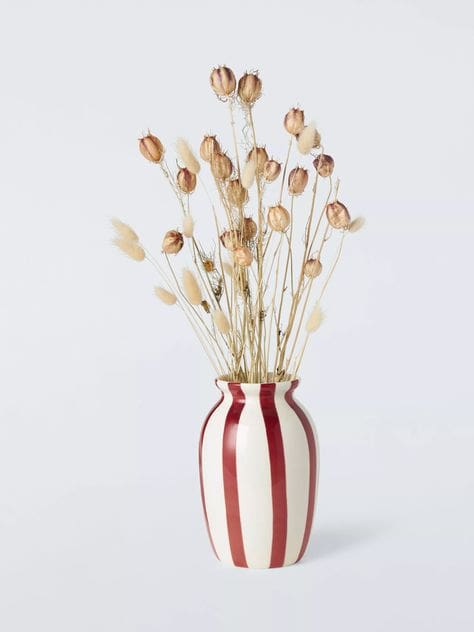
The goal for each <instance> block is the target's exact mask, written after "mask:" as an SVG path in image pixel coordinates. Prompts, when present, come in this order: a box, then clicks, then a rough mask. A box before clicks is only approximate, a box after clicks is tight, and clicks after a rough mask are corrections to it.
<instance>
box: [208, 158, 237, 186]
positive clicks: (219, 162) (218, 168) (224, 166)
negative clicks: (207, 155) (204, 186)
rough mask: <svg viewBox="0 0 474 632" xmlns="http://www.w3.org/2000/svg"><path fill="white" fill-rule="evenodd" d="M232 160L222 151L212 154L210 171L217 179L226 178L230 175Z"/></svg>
mask: <svg viewBox="0 0 474 632" xmlns="http://www.w3.org/2000/svg"><path fill="white" fill-rule="evenodd" d="M232 170H233V166H232V161H231V159H230V158H229V157H228V156H226V155H225V154H222V153H220V152H219V153H217V154H213V155H212V158H211V171H212V174H213V176H214V177H215V178H216V179H217V180H227V179H228V178H230V176H231V175H232Z"/></svg>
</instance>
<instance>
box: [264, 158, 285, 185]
mask: <svg viewBox="0 0 474 632" xmlns="http://www.w3.org/2000/svg"><path fill="white" fill-rule="evenodd" d="M280 172H281V163H279V162H277V161H276V160H273V159H272V160H267V161H266V163H265V164H264V165H263V177H264V178H265V180H266V181H267V182H273V181H274V180H276V179H277V178H278V176H279V175H280Z"/></svg>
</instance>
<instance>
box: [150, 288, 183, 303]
mask: <svg viewBox="0 0 474 632" xmlns="http://www.w3.org/2000/svg"><path fill="white" fill-rule="evenodd" d="M155 294H156V296H157V297H158V298H159V299H160V301H162V302H163V303H165V305H174V304H175V303H176V301H177V300H178V299H177V298H176V295H175V294H173V292H168V290H165V288H164V287H155Z"/></svg>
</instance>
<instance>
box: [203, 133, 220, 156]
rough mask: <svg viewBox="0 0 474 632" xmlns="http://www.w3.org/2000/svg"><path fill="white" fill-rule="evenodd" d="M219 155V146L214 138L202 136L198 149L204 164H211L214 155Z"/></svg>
mask: <svg viewBox="0 0 474 632" xmlns="http://www.w3.org/2000/svg"><path fill="white" fill-rule="evenodd" d="M219 153H221V146H220V145H219V142H218V141H217V139H216V137H215V136H204V138H203V139H202V142H201V146H200V147H199V155H200V156H201V158H202V159H203V160H205V161H206V162H211V158H212V156H213V155H214V154H219Z"/></svg>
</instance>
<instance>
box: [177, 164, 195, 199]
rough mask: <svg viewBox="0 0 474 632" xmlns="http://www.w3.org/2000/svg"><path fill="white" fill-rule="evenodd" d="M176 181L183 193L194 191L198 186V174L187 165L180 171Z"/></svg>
mask: <svg viewBox="0 0 474 632" xmlns="http://www.w3.org/2000/svg"><path fill="white" fill-rule="evenodd" d="M176 182H177V183H178V186H179V188H180V189H181V191H183V193H192V192H193V191H194V189H195V188H196V176H195V175H194V173H191V172H190V171H189V169H188V168H187V167H182V168H181V169H180V170H179V171H178V175H177V176H176Z"/></svg>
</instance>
